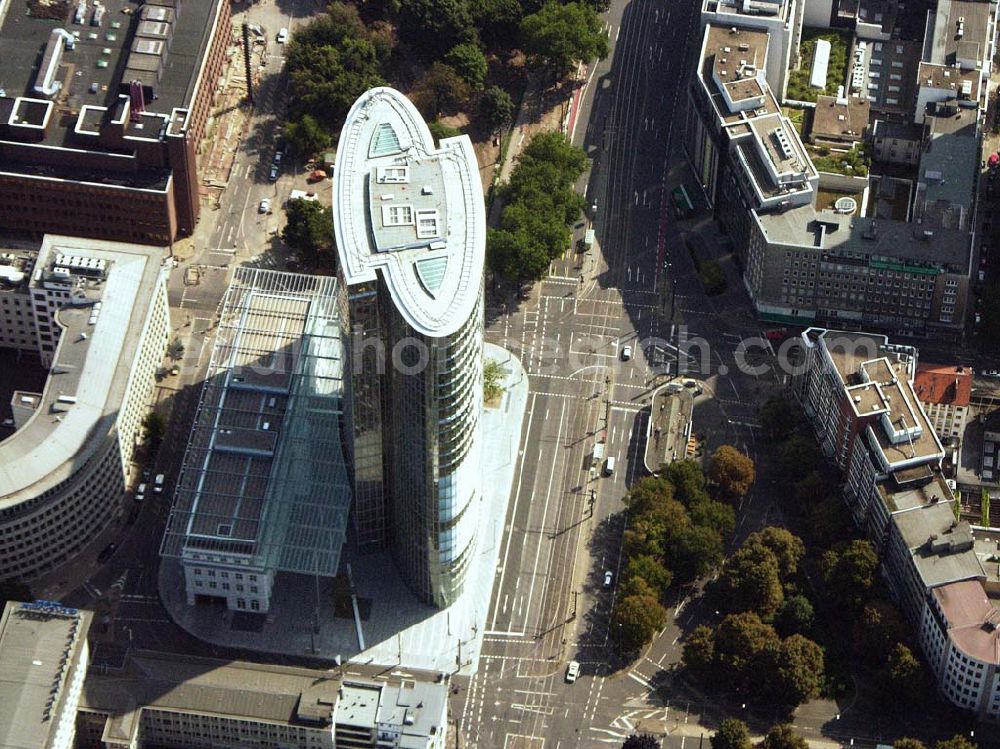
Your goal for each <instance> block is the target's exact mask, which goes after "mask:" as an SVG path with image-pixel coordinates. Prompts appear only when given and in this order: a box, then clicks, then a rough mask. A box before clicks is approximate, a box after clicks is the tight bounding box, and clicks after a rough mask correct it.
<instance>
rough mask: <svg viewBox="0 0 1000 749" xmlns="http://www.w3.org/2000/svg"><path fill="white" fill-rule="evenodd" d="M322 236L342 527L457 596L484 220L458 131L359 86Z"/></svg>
mask: <svg viewBox="0 0 1000 749" xmlns="http://www.w3.org/2000/svg"><path fill="white" fill-rule="evenodd" d="M333 219H334V230H335V234H336V240H337V250H338V256H339V261H340V262H339V274H340V276H341V279H342V281H343V289H344V293H345V296H344V306H345V308H344V310H343V313H344V315H345V319H347V320H349V326H348V330H349V331H350V332H349V335H348V350H349V364H350V366H351V368H352V373H351V377H350V378H349V389H350V393H349V397H348V399H347V400H348V403H347V414H348V425H349V426H348V431H347V436H348V439H347V441H348V454H349V456H350V464H351V470H352V474H353V480H354V488H355V497H354V509H353V518H354V528H355V532H356V534H357V538H358V541H359V543H360V544H361V545H362V546H363V547H368V548H373V547H374V548H381V547H383V546H385V545H388V547H389V548H390V549H391V551H392V554H393V556H394V557H395V559H396V562H397V564H398V566H399V569H400V572H401V573H402V575H403V577H404V579H405V580H406V581H407V582H408V584H409V585H410V586H411V587H412V588H413V589H414V590H415V591H416V592H417V593H418V595H419V596H420V597H421V598H422V599H423V600H425V601H426V602H428V603H431V604H433V605H436V606H440V607H443V606H447V605H449V604H450V603H452V602H453V601H454V600H455V599H456V598H457V596H458V595H459V594H460V593H461V590H462V586H463V583H464V580H465V575H466V572H467V570H468V566H469V563H470V561H471V559H472V557H473V554H474V550H475V546H476V522H477V519H476V517H477V512H476V510H477V506H478V505H479V504H480V503H481V502H482V490H481V478H480V476H479V473H478V471H479V465H480V460H479V451H480V449H481V445H480V442H481V439H480V415H481V411H482V379H483V373H482V369H483V302H482V300H483V263H484V259H485V245H486V217H485V208H484V205H483V194H482V186H481V184H480V181H479V174H478V165H477V162H476V156H475V153H474V152H473V149H472V143H471V141H470V140H469V138H468V136H459V137H456V138H445V139H442V140H441V141H440V143H439V144H438V146H437V147H435V144H434V139H433V136H432V135H431V133H430V131H429V130H428V128H427V125H426V124H425V123H424V121H423V119H422V118H421V116H420V114H419V112H417V110H416V108H415V107H414V106H413V105H412V104H411V103H410V101H409V100H408V99H406V97H404V96H403V95H402V94H400V93H399V92H397V91H395V90H393V89H389V88H376V89H372V90H370V91H368V92H366V93H365V94H363V95H362V96H361V97H360V98H359V99H358V101H357V102H356V103H355V104H354V107H353V108H352V109H351V112H350V113H349V114H348V117H347V121H346V123H345V124H344V129H343V131H342V133H341V136H340V143H339V147H338V155H337V164H336V170H335V187H334V196H333Z"/></svg>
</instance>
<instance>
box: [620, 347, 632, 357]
mask: <svg viewBox="0 0 1000 749" xmlns="http://www.w3.org/2000/svg"><path fill="white" fill-rule="evenodd" d="M631 358H632V347H631V346H622V361H628V360H629V359H631Z"/></svg>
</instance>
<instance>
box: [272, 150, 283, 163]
mask: <svg viewBox="0 0 1000 749" xmlns="http://www.w3.org/2000/svg"><path fill="white" fill-rule="evenodd" d="M281 157H282V153H281V151H275V152H274V159H273V161H274V163H275V164H280V163H281Z"/></svg>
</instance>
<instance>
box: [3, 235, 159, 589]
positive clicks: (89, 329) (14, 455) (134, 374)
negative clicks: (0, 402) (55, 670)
mask: <svg viewBox="0 0 1000 749" xmlns="http://www.w3.org/2000/svg"><path fill="white" fill-rule="evenodd" d="M24 267H25V277H24V282H23V285H22V286H20V287H18V288H6V289H2V290H0V293H2V294H12V295H23V296H24V298H25V299H27V300H30V302H31V310H32V315H33V320H34V327H35V332H36V336H37V338H36V343H37V351H38V353H39V355H40V356H41V359H42V363H43V364H44V365H45V366H47V367H49V375H48V378H47V380H46V382H45V387H44V389H43V390H42V392H41V393H27V392H17V393H15V394H14V398H13V401H12V404H11V406H12V411H13V419H14V423H15V427H16V431H15V432H14V433H13V434H12V435H11V436H9V437H8V438H7V439H5V440H3V441H2V442H0V580H21V581H25V582H30V581H32V580H35V579H38V578H40V577H42V576H44V575H46V574H47V573H50V572H52V571H53V570H55V569H57V568H59V567H60V566H62V565H64V564H67V563H68V562H70V561H72V560H73V558H74V557H76V556H77V555H78V554H79V553H80V552H81V551H82V550H84V549H85V548H86V547H87V546H88V544H89V543H90V542H91V541H93V540H94V538H95V537H96V536H97V535H98V534H99V533H100V532H101V531H102V530H104V528H106V527H107V526H108V524H110V523H111V522H112V520H114V518H115V517H116V516H117V515H119V514H120V513H121V511H122V507H123V501H124V497H125V489H126V483H127V477H128V469H129V464H130V462H131V460H132V454H133V451H134V449H135V445H136V443H137V440H138V437H139V436H140V435H141V432H142V419H143V416H144V415H145V413H146V409H147V405H148V403H149V402H150V399H151V396H152V392H153V386H154V383H155V374H156V370H157V368H158V367H159V366H160V364H161V362H162V360H163V354H164V351H165V349H166V346H167V338H168V334H169V330H170V321H169V313H168V308H167V296H166V283H165V280H164V271H163V267H162V259H161V250H160V249H159V248H147V247H138V246H135V245H127V244H119V243H114V242H100V241H96V240H86V239H77V238H71V237H58V236H47V237H46V238H45V241H44V242H43V244H42V248H41V250H40V251H39V253H38V255H37V256H35V257H32V258H30V259H26V264H25V266H24ZM8 306H12V307H14V306H16V305H8Z"/></svg>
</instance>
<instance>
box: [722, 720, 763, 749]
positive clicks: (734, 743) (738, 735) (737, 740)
mask: <svg viewBox="0 0 1000 749" xmlns="http://www.w3.org/2000/svg"><path fill="white" fill-rule="evenodd" d="M712 749H753V744H752V743H751V741H750V729H749V728H747V724H746V723H744V722H743V721H742V720H737V719H736V718H726V719H725V720H724V721H722V722H721V723H720V724H719V728H718V730H717V731H716V732H715V733H714V734H713V735H712Z"/></svg>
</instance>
